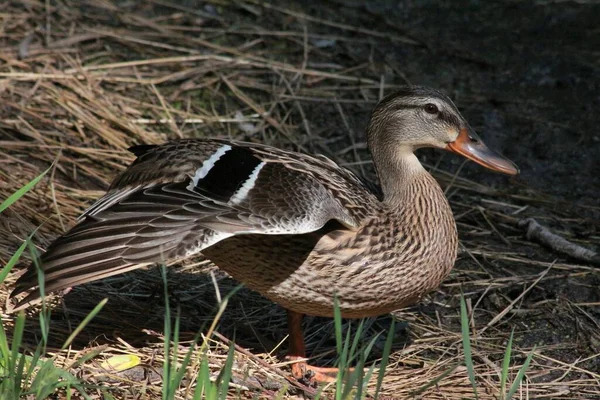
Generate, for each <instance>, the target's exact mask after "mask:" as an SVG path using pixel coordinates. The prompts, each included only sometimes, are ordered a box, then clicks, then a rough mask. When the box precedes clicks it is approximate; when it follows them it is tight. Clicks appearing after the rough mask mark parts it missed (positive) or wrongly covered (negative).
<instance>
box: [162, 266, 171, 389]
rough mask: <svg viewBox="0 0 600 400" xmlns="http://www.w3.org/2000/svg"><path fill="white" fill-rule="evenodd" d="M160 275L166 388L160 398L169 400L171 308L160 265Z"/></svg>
mask: <svg viewBox="0 0 600 400" xmlns="http://www.w3.org/2000/svg"><path fill="white" fill-rule="evenodd" d="M160 274H161V277H162V280H163V287H164V293H165V322H164V333H163V335H164V345H163V348H164V354H165V362H164V365H163V382H165V383H166V386H167V387H163V390H162V398H163V400H169V383H170V382H171V376H170V375H171V308H170V306H169V287H168V283H167V267H166V266H165V265H164V264H162V265H161V266H160Z"/></svg>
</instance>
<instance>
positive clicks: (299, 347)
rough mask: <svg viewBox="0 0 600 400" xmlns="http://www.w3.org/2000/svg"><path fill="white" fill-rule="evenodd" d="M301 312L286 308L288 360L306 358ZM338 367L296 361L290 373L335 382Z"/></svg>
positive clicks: (295, 375) (299, 376) (314, 379)
mask: <svg viewBox="0 0 600 400" xmlns="http://www.w3.org/2000/svg"><path fill="white" fill-rule="evenodd" d="M303 317H304V315H303V314H300V313H297V312H294V311H290V310H287V319H288V330H289V333H290V344H289V350H288V356H287V358H288V360H291V361H294V360H302V359H304V358H306V348H305V346H304V335H303V333H302V318H303ZM337 373H338V368H323V367H315V366H313V365H309V364H307V363H306V361H298V362H295V363H293V364H292V375H294V378H296V379H298V380H303V381H306V380H308V381H312V382H335V380H336V377H337Z"/></svg>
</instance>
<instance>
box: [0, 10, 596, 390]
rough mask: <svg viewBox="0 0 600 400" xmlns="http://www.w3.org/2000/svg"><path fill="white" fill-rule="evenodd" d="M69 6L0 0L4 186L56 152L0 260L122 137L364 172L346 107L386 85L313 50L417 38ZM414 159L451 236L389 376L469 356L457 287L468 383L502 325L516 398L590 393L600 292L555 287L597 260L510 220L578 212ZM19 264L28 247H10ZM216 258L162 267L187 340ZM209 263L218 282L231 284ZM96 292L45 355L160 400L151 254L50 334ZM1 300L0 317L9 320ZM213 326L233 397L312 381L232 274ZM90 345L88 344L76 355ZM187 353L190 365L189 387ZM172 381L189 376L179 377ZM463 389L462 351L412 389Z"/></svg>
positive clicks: (269, 14)
mask: <svg viewBox="0 0 600 400" xmlns="http://www.w3.org/2000/svg"><path fill="white" fill-rule="evenodd" d="M17 3H18V4H17ZM234 3H235V2H234ZM77 4H79V2H71V1H69V0H63V1H59V2H41V1H32V0H28V1H23V2H11V3H9V5H7V6H5V7H3V9H2V10H0V29H1V30H2V35H1V36H0V93H1V96H2V102H1V103H0V199H1V198H5V197H7V196H8V195H9V194H11V193H12V192H14V191H15V190H16V189H17V188H19V187H21V186H23V185H24V184H25V183H26V182H28V181H29V180H30V179H32V178H33V177H35V176H37V175H38V174H39V173H40V172H41V171H42V170H44V169H45V168H47V167H48V166H49V165H50V164H51V163H52V162H53V161H54V160H55V159H56V160H57V162H56V164H55V168H54V169H53V170H52V173H51V175H50V177H49V178H48V179H45V180H44V181H43V182H42V183H41V184H40V185H38V186H37V187H36V188H35V190H33V191H32V192H30V193H28V194H27V195H26V196H25V197H24V198H23V199H21V200H20V201H19V202H18V203H16V204H14V205H13V206H12V207H11V208H10V209H9V210H8V211H7V212H6V213H4V214H2V217H1V219H0V230H1V231H2V234H1V235H0V263H2V265H3V264H4V263H6V261H7V260H8V259H9V258H10V256H11V255H12V254H13V253H14V252H15V250H16V249H17V247H18V246H19V245H20V243H21V242H22V240H23V239H24V238H25V237H26V236H28V235H29V234H30V233H31V232H32V231H33V230H34V229H35V228H36V227H38V226H39V225H41V227H40V229H39V231H38V234H37V235H36V237H35V244H36V245H38V246H39V247H40V249H43V248H45V247H46V246H47V245H48V244H49V242H50V241H51V240H52V239H53V238H54V237H56V236H57V235H58V234H59V233H61V232H64V231H65V230H66V229H68V227H70V226H72V225H73V223H74V221H75V219H76V217H77V216H78V215H79V214H80V213H81V212H82V211H83V210H84V209H85V208H86V207H87V206H89V205H90V204H91V203H92V202H93V200H94V199H96V198H97V197H98V196H100V195H101V194H102V193H103V190H105V189H106V188H107V186H108V184H109V183H110V181H111V180H112V179H113V178H114V176H115V175H116V174H117V173H118V172H119V171H120V170H122V169H123V168H124V167H125V166H126V165H127V164H128V163H129V162H130V161H131V160H132V155H131V154H129V153H128V152H127V151H126V150H125V149H126V148H127V147H128V146H130V145H133V144H138V143H160V142H163V141H165V140H166V139H168V138H178V137H194V136H228V137H235V138H241V139H244V140H253V141H259V142H266V143H270V144H273V145H276V146H280V147H287V148H293V149H297V150H301V151H307V152H318V153H323V154H326V155H328V156H330V157H332V158H333V159H335V160H337V161H339V162H340V163H341V164H344V165H346V166H348V167H349V168H352V169H354V170H355V171H357V172H358V173H364V174H365V175H367V176H368V177H371V178H372V177H373V171H372V168H371V165H370V162H369V161H368V160H369V158H368V156H367V153H366V150H365V144H364V141H363V140H364V139H363V134H362V128H361V126H364V118H363V119H362V120H361V119H360V118H361V117H360V116H361V115H362V116H364V115H366V114H365V112H366V111H367V110H368V109H370V107H372V106H373V104H374V103H375V102H376V101H377V99H378V98H379V96H380V95H381V93H383V92H386V93H387V92H389V91H391V90H393V86H392V85H387V84H386V83H385V81H383V80H381V79H380V78H379V76H380V66H378V65H374V64H373V63H371V62H370V61H369V58H368V56H366V57H365V58H364V61H360V62H354V61H348V60H349V59H345V60H346V61H340V60H344V58H342V57H337V56H335V55H331V54H330V53H329V52H328V51H327V48H326V45H327V41H339V42H343V41H347V42H353V41H359V40H363V41H377V40H391V41H396V42H398V43H403V45H405V46H415V45H418V43H417V42H416V41H414V40H413V39H411V38H408V37H402V36H389V35H383V34H381V33H379V32H377V31H370V30H361V36H360V38H357V37H356V36H355V35H354V34H355V33H356V30H357V29H358V28H355V27H352V26H349V25H345V24H343V23H332V22H328V21H325V20H321V19H319V18H315V17H311V18H308V17H307V16H306V15H303V14H302V13H301V12H300V11H298V10H292V9H287V8H284V7H278V6H274V5H270V4H268V3H267V4H263V3H260V4H262V6H261V5H259V3H258V2H256V3H255V2H253V1H249V2H245V3H240V4H239V5H233V4H231V3H229V2H226V1H222V0H211V1H208V2H206V3H205V4H207V6H206V7H204V8H199V9H190V8H185V7H183V6H176V5H172V4H170V3H168V2H165V1H162V0H153V1H149V2H145V3H144V5H143V6H139V7H133V6H129V7H126V8H125V9H122V10H118V7H117V4H118V2H116V1H110V0H106V1H99V0H97V1H93V0H90V1H86V2H83V5H79V6H77ZM384 37H385V38H384ZM357 110H361V111H357ZM357 112H360V114H358V116H357ZM359 121H360V122H359ZM357 122H358V125H357ZM428 161H429V163H430V164H431V166H430V168H431V170H432V171H433V172H434V174H435V176H436V177H437V178H438V179H439V181H440V182H441V184H442V185H443V186H444V187H445V188H446V191H447V194H448V195H449V197H450V200H451V203H452V207H453V209H454V212H455V215H456V217H457V221H458V224H459V230H460V234H461V239H462V245H463V246H464V248H463V251H462V254H461V257H460V259H459V261H458V264H457V268H456V269H455V271H454V272H453V274H452V276H451V278H450V279H448V280H447V281H446V282H445V283H444V284H443V285H442V287H441V288H440V289H439V291H437V292H436V293H433V294H432V295H431V296H430V297H429V298H428V299H427V300H425V301H424V302H423V303H422V304H421V305H419V306H416V308H415V309H412V310H404V311H402V312H399V313H398V314H397V315H396V317H397V318H399V319H400V320H402V321H407V322H408V328H405V329H404V330H402V329H401V330H399V332H398V337H399V339H398V340H397V342H396V343H395V346H394V353H393V356H392V360H391V365H390V366H389V367H388V369H387V371H386V375H385V380H384V386H383V393H384V394H385V395H389V396H391V397H394V398H404V397H407V396H408V395H409V394H410V393H411V392H413V391H414V390H416V389H418V388H420V387H422V386H423V385H426V384H427V383H429V382H430V381H431V380H433V379H434V378H435V377H437V376H439V375H440V374H442V373H443V372H445V371H446V370H448V369H449V368H450V367H452V366H453V365H455V364H461V363H462V362H463V356H462V345H461V342H460V341H461V336H460V323H459V307H458V298H459V296H460V294H461V293H464V294H465V296H466V297H467V299H468V304H469V305H470V312H471V313H472V321H471V323H472V337H473V339H474V344H473V346H474V361H475V363H476V373H477V378H478V384H479V388H480V393H479V397H480V398H482V399H486V398H496V396H497V395H498V389H499V384H498V382H499V380H500V363H501V360H502V355H503V352H504V346H505V345H506V340H507V338H508V336H509V333H510V330H511V328H512V327H514V328H515V349H514V355H515V358H514V360H513V363H514V365H515V366H514V369H511V372H514V373H513V374H512V375H511V377H514V374H516V370H517V369H518V367H519V366H520V364H521V363H522V361H523V360H524V357H525V356H526V355H527V354H528V353H529V352H530V351H531V349H532V347H533V345H537V349H536V352H535V357H534V358H533V362H532V366H531V368H530V370H529V371H528V373H527V377H526V380H525V382H524V384H523V386H522V389H521V391H520V392H517V395H518V396H517V397H518V398H554V399H571V398H585V397H587V398H596V397H597V396H600V389H598V388H599V387H600V372H599V365H600V362H599V360H598V356H600V335H599V334H598V332H599V331H600V329H599V328H600V323H599V322H598V319H597V315H598V310H599V307H600V304H598V303H597V302H593V301H592V302H589V301H588V302H586V301H580V300H578V299H579V297H577V296H573V297H572V296H571V295H570V293H571V292H569V291H570V290H572V289H573V288H579V289H581V290H582V291H586V290H587V291H593V290H597V288H594V286H593V285H594V284H597V282H598V280H597V272H596V270H595V269H594V268H592V267H590V266H586V265H579V264H576V263H573V262H571V261H569V260H564V259H560V258H559V259H556V260H554V257H556V255H553V254H551V253H548V252H546V251H544V250H542V249H540V248H538V247H537V246H536V245H535V244H532V243H529V242H527V241H525V240H524V239H523V235H522V231H521V230H520V229H519V228H518V226H517V222H518V220H519V219H521V218H523V217H536V218H538V220H540V221H542V222H544V221H545V222H548V221H550V222H554V224H555V225H558V226H570V225H573V224H578V223H579V222H581V219H580V217H579V212H578V211H577V210H575V211H574V212H569V211H568V210H566V211H565V210H564V209H563V210H560V211H556V210H555V209H554V207H552V205H553V203H554V202H555V201H554V200H553V199H552V197H549V196H542V195H539V194H534V193H532V192H531V191H528V190H526V189H525V188H520V187H519V185H518V182H513V184H512V185H511V184H508V183H507V185H505V186H503V187H504V189H497V188H492V187H489V186H486V185H484V184H481V183H476V182H472V181H469V180H466V179H463V178H461V177H460V175H458V174H457V173H454V172H447V171H442V170H439V169H438V168H436V167H434V166H433V165H436V162H435V161H434V162H431V158H429V159H428ZM553 209H554V211H553ZM557 221H558V222H557ZM563 234H565V235H569V234H568V232H563ZM572 239H573V240H575V241H579V242H581V243H582V244H584V245H586V244H587V243H585V241H583V240H579V239H577V238H572ZM592 239H593V237H592ZM596 239H597V238H596ZM587 240H591V239H587ZM26 265H27V260H23V262H22V263H21V264H20V266H21V267H22V268H24V267H25V266H26ZM211 270H212V269H211V267H210V266H209V265H207V264H206V263H205V262H202V261H200V262H198V263H196V264H193V263H192V262H191V261H190V263H188V264H186V265H184V266H177V267H174V268H172V269H171V272H170V274H169V285H170V292H171V296H170V299H169V301H171V302H172V303H174V304H176V305H178V306H179V307H180V309H181V323H182V330H183V331H184V333H183V335H182V343H181V344H180V349H179V350H180V352H179V355H180V357H181V358H183V356H184V355H185V352H186V350H187V348H188V346H189V340H191V339H192V338H193V336H194V334H195V333H196V332H198V330H199V329H201V328H204V329H205V328H206V327H207V325H208V324H210V322H211V321H212V320H213V318H214V314H215V311H216V305H215V304H216V300H215V291H214V287H213V284H212V281H211V279H210V275H209V274H207V271H211ZM217 276H218V278H219V283H220V288H221V291H222V293H226V292H227V291H229V290H231V289H233V288H234V287H235V285H236V284H235V283H234V282H231V281H230V280H228V279H227V278H225V277H222V276H220V275H219V274H218V273H217ZM594 276H595V278H594ZM15 279H16V277H15V275H13V276H11V277H9V279H8V280H7V283H8V284H7V285H6V286H5V287H2V288H1V289H0V300H1V301H2V303H3V304H5V301H7V300H6V297H7V294H8V292H9V291H10V285H11V283H12V282H14V280H15ZM594 282H596V283H594ZM104 297H108V298H109V299H110V300H109V302H108V305H107V306H106V307H105V309H104V310H103V311H102V312H101V314H100V315H99V316H98V317H97V318H96V319H95V320H94V321H93V322H92V323H91V325H90V326H88V327H87V328H86V329H85V330H84V332H82V333H81V334H80V335H79V336H78V338H77V339H76V341H75V342H74V343H73V345H72V346H71V348H70V349H68V351H63V352H60V353H59V354H57V356H56V358H57V362H58V364H59V365H62V366H64V367H65V368H68V369H70V370H71V371H72V372H73V373H74V374H76V375H77V376H78V377H80V378H81V379H82V380H84V381H85V382H87V383H90V384H94V383H102V384H103V385H107V386H110V387H112V388H113V389H114V392H113V394H114V395H115V396H116V397H122V398H125V397H127V396H131V397H132V398H133V397H135V396H141V397H143V398H159V397H160V390H161V373H162V369H161V368H162V367H161V366H162V361H163V357H164V354H163V353H162V333H161V332H162V327H163V318H164V298H163V294H162V281H161V278H160V274H159V273H158V271H157V270H156V269H150V270H145V271H137V272H133V273H130V274H127V275H124V276H118V277H114V278H110V279H106V280H103V281H101V282H96V283H93V284H89V285H86V286H85V287H82V288H75V289H74V290H73V291H72V292H71V293H69V294H68V295H66V296H65V297H64V300H63V301H58V300H57V301H56V302H55V303H56V308H55V311H54V313H53V317H52V318H53V319H52V324H51V332H50V333H51V337H50V344H51V347H52V346H54V347H56V348H59V347H60V345H61V344H62V343H63V342H64V340H65V339H66V337H67V336H68V335H69V333H70V332H71V330H72V329H73V328H74V327H75V326H76V323H77V321H79V320H80V319H82V318H83V316H85V315H86V314H87V312H89V311H90V310H91V309H92V308H93V307H94V305H95V304H96V303H97V302H98V301H100V300H101V299H102V298H104ZM35 312H36V311H35V310H32V311H31V315H32V317H31V318H29V322H28V324H29V325H28V326H27V334H28V340H29V343H30V344H32V345H34V344H35V341H36V332H37V330H38V329H39V326H37V325H36V323H35V322H33V321H35V320H36V318H35V317H33V316H34V315H35ZM11 318H12V316H10V315H3V320H4V321H5V322H6V321H9V322H10V319H11ZM389 318H390V317H389V316H386V317H381V318H379V319H377V320H374V321H372V325H371V326H370V329H369V330H368V332H367V335H366V338H365V340H369V336H372V335H374V334H376V333H377V332H381V331H385V329H386V327H387V326H389ZM218 330H219V332H220V334H219V333H217V334H216V335H213V336H212V337H211V338H209V339H210V350H209V359H210V367H211V369H213V370H214V371H215V372H218V370H219V367H220V366H221V365H222V364H223V363H224V360H225V357H226V353H227V348H228V346H229V345H230V343H229V341H228V339H231V340H235V343H236V344H237V345H239V346H240V347H237V351H236V358H235V363H234V375H235V380H234V385H232V388H231V392H230V393H231V396H232V397H235V396H236V393H241V395H242V396H243V397H251V396H258V397H261V398H262V397H265V398H269V397H272V396H275V395H276V394H277V393H279V392H281V393H284V392H285V391H284V388H285V387H286V386H287V387H289V390H288V391H287V394H285V396H287V397H294V396H301V395H302V393H304V394H305V395H310V393H311V390H309V389H307V388H303V387H302V385H300V384H299V383H297V382H295V381H293V380H291V379H290V378H289V374H288V370H286V368H285V366H283V365H282V364H281V363H280V360H281V358H279V357H278V356H280V355H281V354H283V350H284V349H285V347H286V345H285V343H282V341H283V340H284V339H285V333H286V329H285V317H284V313H283V312H282V310H281V309H279V308H278V307H277V306H274V305H272V304H271V303H270V302H268V301H267V300H265V299H263V298H261V297H260V296H258V295H256V294H254V293H250V292H249V291H247V290H242V291H240V292H239V293H237V294H236V295H235V296H234V297H233V299H232V301H231V304H230V306H229V307H228V309H227V311H226V313H225V314H224V315H223V317H222V320H221V324H220V325H219V328H218ZM201 331H202V330H201ZM204 332H205V331H204ZM221 334H222V335H221ZM333 337H334V335H333V325H332V323H331V322H330V321H328V320H325V319H318V318H309V319H308V323H307V339H308V341H309V348H310V349H312V353H313V354H321V353H326V355H325V356H324V358H323V360H325V362H326V360H329V359H330V357H332V355H331V352H332V351H333V350H334V349H335V346H334V345H333ZM186 340H187V341H186ZM382 346H383V343H381V346H380V347H382ZM244 349H249V350H244ZM96 350H97V351H99V354H98V355H97V356H96V357H93V358H92V359H91V360H90V361H88V362H86V363H85V364H83V365H79V366H72V363H73V361H74V360H76V359H77V358H78V357H80V356H82V355H83V354H87V353H89V352H92V351H96ZM122 353H134V354H137V355H139V356H140V357H141V358H142V365H141V366H139V367H136V368H134V369H133V370H129V371H125V372H123V373H120V374H108V373H105V372H104V371H102V370H101V368H100V363H101V362H102V361H103V360H104V359H106V358H108V357H110V356H112V355H115V354H122ZM50 354H53V353H52V352H50ZM328 357H329V358H328ZM194 368H197V364H196V363H193V368H192V369H191V370H190V377H192V380H188V381H186V385H187V386H188V389H189V387H191V386H192V385H193V376H194V371H195V370H194ZM90 393H92V394H93V393H99V392H97V391H95V390H94V389H90ZM185 394H186V388H183V389H182V390H181V391H180V395H181V396H182V397H184V396H185ZM471 396H472V389H471V386H470V383H469V381H468V378H467V373H466V370H465V369H464V368H463V367H459V368H457V369H456V370H455V371H454V372H453V373H452V374H450V375H449V376H448V377H446V378H444V379H443V380H442V381H441V382H440V383H439V385H437V386H435V387H433V388H430V389H429V390H428V391H427V392H426V393H425V394H422V395H421V397H424V398H427V399H438V398H439V399H460V398H468V397H471Z"/></svg>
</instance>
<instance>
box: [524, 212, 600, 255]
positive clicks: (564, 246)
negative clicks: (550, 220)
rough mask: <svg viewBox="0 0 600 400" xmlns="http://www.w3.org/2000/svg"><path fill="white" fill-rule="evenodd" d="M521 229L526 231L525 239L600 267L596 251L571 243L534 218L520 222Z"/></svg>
mask: <svg viewBox="0 0 600 400" xmlns="http://www.w3.org/2000/svg"><path fill="white" fill-rule="evenodd" d="M519 227H520V228H522V229H524V230H525V231H526V232H525V237H527V239H528V240H534V241H536V242H538V243H540V244H542V245H544V246H546V247H549V248H550V249H552V250H554V251H557V252H559V253H563V254H566V255H568V256H569V257H572V258H574V259H576V260H579V261H584V262H587V263H590V264H592V265H599V266H600V255H598V253H596V252H595V251H592V250H588V249H586V248H585V247H582V246H579V245H578V244H575V243H571V242H569V241H568V240H567V239H565V238H563V237H561V236H558V235H557V234H555V233H552V232H550V230H549V229H548V228H546V227H544V226H542V225H540V224H539V223H538V222H537V221H536V220H535V219H533V218H525V219H522V220H520V221H519Z"/></svg>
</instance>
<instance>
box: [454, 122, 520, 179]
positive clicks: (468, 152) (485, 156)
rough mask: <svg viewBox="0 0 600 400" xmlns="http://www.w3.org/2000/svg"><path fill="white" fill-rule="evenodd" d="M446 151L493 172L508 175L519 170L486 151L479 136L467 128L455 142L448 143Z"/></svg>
mask: <svg viewBox="0 0 600 400" xmlns="http://www.w3.org/2000/svg"><path fill="white" fill-rule="evenodd" d="M446 149H447V150H450V151H452V152H453V153H457V154H460V155H462V156H464V157H467V158H468V159H469V160H473V161H475V162H476V163H477V164H481V165H483V166H484V167H486V168H489V169H491V170H493V171H497V172H501V173H503V174H508V175H516V174H518V173H519V168H518V167H517V166H516V165H515V164H514V163H513V162H512V161H510V160H509V159H508V158H505V157H502V156H501V155H500V154H498V153H496V152H493V151H492V150H490V149H488V147H487V146H486V145H485V144H484V143H483V141H482V140H481V139H480V138H479V136H477V134H476V133H475V132H473V130H472V129H469V128H463V129H461V130H460V133H459V134H458V137H457V138H456V140H455V141H454V142H452V143H448V145H447V147H446Z"/></svg>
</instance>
